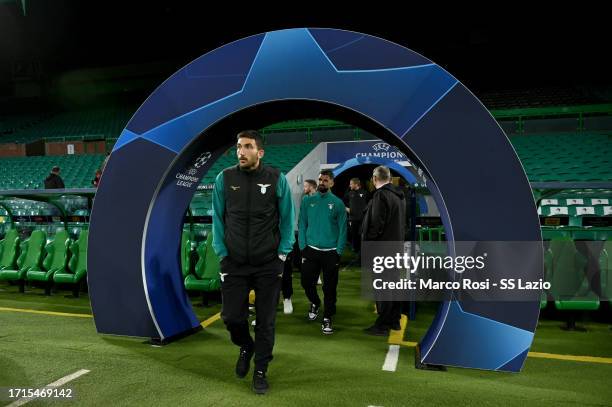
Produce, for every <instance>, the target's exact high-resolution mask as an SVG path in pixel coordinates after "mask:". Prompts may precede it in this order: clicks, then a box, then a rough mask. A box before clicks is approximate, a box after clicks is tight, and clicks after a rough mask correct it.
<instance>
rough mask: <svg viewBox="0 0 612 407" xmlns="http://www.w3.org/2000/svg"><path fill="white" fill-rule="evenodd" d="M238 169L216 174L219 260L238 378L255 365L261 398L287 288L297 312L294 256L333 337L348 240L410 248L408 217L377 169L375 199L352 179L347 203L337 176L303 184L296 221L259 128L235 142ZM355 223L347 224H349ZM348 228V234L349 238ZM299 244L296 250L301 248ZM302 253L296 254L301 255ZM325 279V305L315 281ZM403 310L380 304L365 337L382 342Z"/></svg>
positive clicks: (356, 245)
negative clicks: (251, 320) (337, 191)
mask: <svg viewBox="0 0 612 407" xmlns="http://www.w3.org/2000/svg"><path fill="white" fill-rule="evenodd" d="M236 153H237V158H238V165H236V166H232V167H229V168H226V169H225V170H223V171H222V172H221V173H219V175H218V176H217V178H216V180H215V185H214V189H213V249H214V251H215V253H216V254H217V256H218V257H219V259H220V263H221V272H220V274H221V294H222V300H223V308H222V312H221V316H222V319H223V321H224V323H225V325H226V328H227V330H228V331H229V333H230V338H231V340H232V342H233V343H234V344H235V345H237V346H239V347H240V352H239V357H238V360H237V362H236V368H235V372H236V375H237V376H238V377H240V378H243V377H245V376H246V375H247V373H248V371H249V370H250V363H251V359H252V358H253V357H254V359H255V372H254V375H253V391H254V392H255V393H257V394H263V393H266V391H267V390H268V387H269V386H268V382H267V378H266V371H267V368H268V364H269V362H270V361H271V360H272V357H273V356H272V349H273V347H274V330H275V318H276V306H277V304H278V302H279V299H280V298H279V297H280V292H281V288H282V291H283V297H284V308H285V312H287V313H289V312H292V308H293V307H292V305H291V296H292V293H293V288H292V287H291V275H290V273H291V270H292V258H293V259H295V260H297V259H299V266H300V271H301V284H302V287H303V289H304V292H305V294H306V297H307V298H308V300H309V302H310V307H309V310H308V313H307V315H306V317H307V319H308V320H310V321H315V320H317V319H318V318H319V315H320V314H322V320H321V332H322V333H323V334H325V335H330V334H332V333H333V332H334V331H333V325H332V318H333V317H334V315H335V313H336V300H337V286H338V274H339V265H340V256H341V255H342V253H343V250H344V247H345V245H346V243H347V234H348V233H349V231H350V240H351V243H352V245H353V249H354V250H355V251H356V252H359V251H360V247H361V242H362V240H363V241H368V240H371V241H403V240H404V234H405V233H404V227H405V226H404V225H405V223H406V222H405V220H406V217H405V214H406V203H405V201H404V194H403V193H402V192H401V191H400V190H399V189H397V188H396V187H394V186H393V185H392V184H391V174H390V171H389V169H388V168H387V167H384V166H379V167H376V169H375V170H374V172H373V175H372V182H373V184H374V186H375V188H376V190H375V191H374V193H373V195H372V197H371V199H369V197H368V194H367V193H366V192H365V190H364V189H363V188H362V187H361V182H360V181H359V180H358V179H356V178H354V179H352V180H351V181H350V191H349V192H348V193H347V195H346V196H345V200H346V202H347V206H348V207H347V206H345V203H344V202H343V201H342V200H341V199H340V198H338V197H337V196H336V195H334V194H333V193H332V192H331V189H332V187H333V186H334V174H333V172H332V171H330V170H322V171H321V172H320V173H319V179H318V181H315V180H306V181H305V182H304V196H303V198H302V201H301V205H300V211H299V215H298V233H297V239H296V236H295V234H294V231H293V227H294V219H295V211H294V207H293V202H292V199H291V192H290V189H289V185H288V182H287V180H286V178H285V176H284V174H282V173H281V172H280V171H279V170H277V169H275V168H273V167H270V166H266V165H264V164H263V161H262V158H263V156H264V149H263V140H262V138H261V136H260V134H259V133H258V132H257V131H255V130H245V131H242V132H240V133H238V135H237V143H236ZM347 217H348V219H347ZM347 226H348V229H349V231H347ZM296 240H297V244H295V243H296ZM294 246H297V248H294ZM321 274H322V276H323V279H322V280H323V287H322V290H323V301H321V298H320V297H319V294H318V292H317V281H318V280H319V277H320V275H321ZM251 289H253V290H254V291H255V310H256V315H257V316H256V324H255V339H253V338H252V337H251V334H250V331H249V324H248V316H249V312H248V311H249V310H248V297H249V292H250V290H251ZM399 307H400V304H399V303H393V302H389V303H387V302H380V303H377V310H378V314H379V316H378V319H377V320H376V322H375V323H374V325H372V326H371V327H370V328H367V329H366V330H365V331H366V332H367V333H369V334H373V335H383V334H387V333H388V332H389V329H399V318H400V308H399Z"/></svg>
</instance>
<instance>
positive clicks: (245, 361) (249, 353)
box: [236, 346, 253, 379]
mask: <svg viewBox="0 0 612 407" xmlns="http://www.w3.org/2000/svg"><path fill="white" fill-rule="evenodd" d="M252 357H253V347H252V346H249V347H247V346H242V347H241V348H240V355H238V361H237V362H236V376H238V377H239V378H241V379H242V378H243V377H245V376H246V375H247V373H249V368H250V367H251V358H252Z"/></svg>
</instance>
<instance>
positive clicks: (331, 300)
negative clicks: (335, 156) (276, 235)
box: [298, 170, 346, 335]
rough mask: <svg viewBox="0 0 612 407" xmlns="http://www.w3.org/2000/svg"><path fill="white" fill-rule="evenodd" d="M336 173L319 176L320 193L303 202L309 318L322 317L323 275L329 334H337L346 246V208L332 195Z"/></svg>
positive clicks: (301, 227)
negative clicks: (334, 323)
mask: <svg viewBox="0 0 612 407" xmlns="http://www.w3.org/2000/svg"><path fill="white" fill-rule="evenodd" d="M333 185H334V174H333V173H332V172H331V171H329V170H323V171H321V173H320V174H319V185H318V187H317V190H318V192H317V193H316V194H314V195H312V196H306V197H304V199H303V200H302V204H301V207H300V216H299V223H298V240H299V246H300V250H301V251H302V287H304V291H305V292H306V296H307V297H308V299H309V300H310V303H311V305H310V311H309V312H308V319H309V320H310V321H314V320H316V319H317V317H318V316H319V309H320V307H321V299H320V298H319V294H318V293H317V279H318V278H319V274H320V273H321V271H322V272H323V304H324V309H323V322H322V324H321V331H322V332H323V334H325V335H329V334H332V333H333V332H334V330H333V328H332V320H331V318H332V316H334V314H335V313H336V296H337V294H336V289H337V287H338V269H339V265H340V255H341V254H342V251H343V250H344V245H345V244H346V208H345V207H344V204H343V203H342V200H341V199H340V198H338V197H337V196H335V195H334V194H333V193H332V192H331V188H332V187H333Z"/></svg>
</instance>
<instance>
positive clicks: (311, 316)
mask: <svg viewBox="0 0 612 407" xmlns="http://www.w3.org/2000/svg"><path fill="white" fill-rule="evenodd" d="M318 316H319V307H318V306H316V305H314V304H310V311H308V320H309V321H314V320H315V319H317V317H318Z"/></svg>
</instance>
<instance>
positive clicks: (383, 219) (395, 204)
mask: <svg viewBox="0 0 612 407" xmlns="http://www.w3.org/2000/svg"><path fill="white" fill-rule="evenodd" d="M372 180H373V182H374V185H375V186H376V191H375V192H374V194H373V195H372V199H371V200H370V202H369V203H368V207H367V209H366V214H365V217H364V219H363V224H362V230H363V232H362V238H363V240H364V241H379V242H403V241H404V235H405V227H406V226H405V225H406V202H405V200H404V193H403V192H402V191H401V190H400V189H399V188H397V187H395V186H393V185H392V184H391V172H390V171H389V168H387V167H385V166H382V165H381V166H379V167H376V168H375V169H374V173H373V177H372ZM376 309H377V311H378V319H376V322H375V323H374V325H372V326H371V327H369V328H367V329H365V332H366V333H368V334H370V335H380V336H382V335H387V334H388V333H389V329H400V310H401V303H400V302H399V301H377V302H376Z"/></svg>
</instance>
